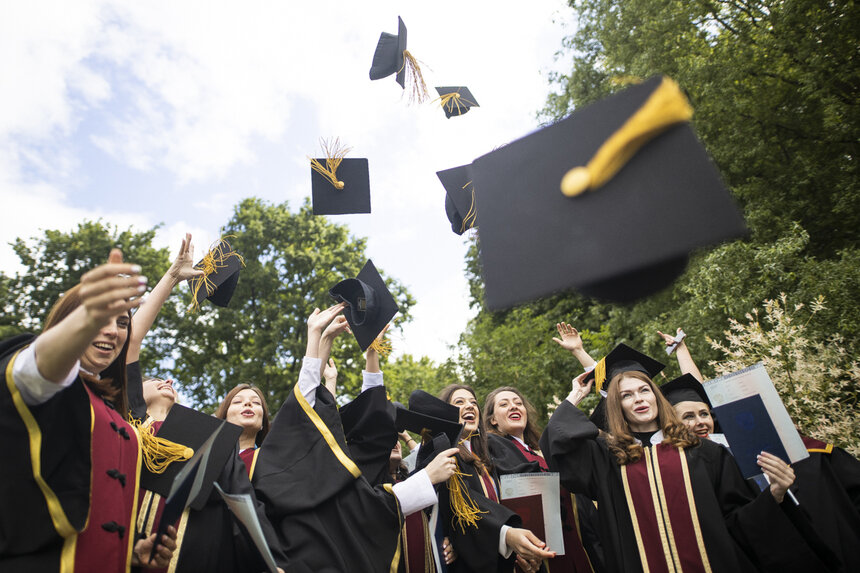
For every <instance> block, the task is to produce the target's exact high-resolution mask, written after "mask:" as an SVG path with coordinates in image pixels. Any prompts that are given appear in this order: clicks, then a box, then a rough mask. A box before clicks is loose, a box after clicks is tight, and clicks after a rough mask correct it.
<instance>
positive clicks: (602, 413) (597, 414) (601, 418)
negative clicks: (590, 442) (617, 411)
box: [588, 396, 609, 432]
mask: <svg viewBox="0 0 860 573" xmlns="http://www.w3.org/2000/svg"><path fill="white" fill-rule="evenodd" d="M588 419H589V420H591V423H592V424H594V425H595V426H597V429H598V430H603V431H604V432H608V431H609V422H607V420H606V398H604V397H603V396H601V397H600V401H599V402H597V406H595V407H594V411H592V412H591V415H590V416H589V417H588Z"/></svg>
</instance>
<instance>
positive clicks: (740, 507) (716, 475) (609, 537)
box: [541, 401, 817, 573]
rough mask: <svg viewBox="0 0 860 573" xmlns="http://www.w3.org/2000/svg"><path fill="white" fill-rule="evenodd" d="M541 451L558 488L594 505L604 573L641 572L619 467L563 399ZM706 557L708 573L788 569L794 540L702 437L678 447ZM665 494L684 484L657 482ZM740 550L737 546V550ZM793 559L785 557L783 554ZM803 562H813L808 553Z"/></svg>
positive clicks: (769, 505)
mask: <svg viewBox="0 0 860 573" xmlns="http://www.w3.org/2000/svg"><path fill="white" fill-rule="evenodd" d="M541 450H542V451H543V453H544V455H545V456H546V459H547V462H548V463H549V465H550V469H552V470H554V471H558V472H560V474H561V483H562V484H563V485H564V486H565V487H567V488H568V489H569V490H571V491H578V492H582V493H584V494H585V495H587V496H589V497H591V498H592V499H594V500H595V501H597V504H598V509H599V511H600V520H599V521H600V538H601V543H602V545H603V552H604V558H605V561H606V566H607V568H608V570H610V571H619V572H620V571H624V572H628V571H629V572H637V573H638V572H640V571H642V570H643V567H642V563H641V561H640V557H639V549H638V543H637V535H636V533H635V532H634V527H633V522H632V520H631V513H630V510H629V507H628V503H627V500H626V494H625V490H624V487H623V484H622V478H621V469H620V466H619V465H618V464H617V462H616V461H615V457H614V455H613V454H611V453H610V451H609V449H608V447H607V445H606V442H605V441H604V440H603V439H602V438H598V430H597V426H595V425H594V424H592V423H591V422H590V421H589V420H588V418H587V417H586V415H585V414H584V413H583V412H582V411H580V410H579V409H578V408H576V407H575V406H573V405H572V404H570V403H569V402H568V401H564V402H562V403H561V405H560V406H559V407H558V408H557V409H556V411H555V413H553V415H552V418H551V419H550V421H549V424H548V425H547V427H546V429H545V430H544V434H543V436H542V437H541ZM682 453H683V455H684V456H685V457H686V461H687V466H688V468H689V474H690V487H691V490H692V494H693V499H694V500H695V509H696V511H697V514H698V522H699V525H700V528H701V535H702V538H703V541H704V547H705V550H706V553H707V557H708V559H709V562H710V566H711V569H712V570H713V571H726V572H733V571H744V570H756V569H757V568H758V569H760V570H764V571H795V570H809V569H806V568H800V567H798V566H797V565H798V562H797V561H794V562H792V560H795V559H796V558H797V553H796V552H795V553H792V554H788V553H786V552H785V551H783V550H782V549H781V548H782V547H783V544H791V543H792V542H795V541H797V542H799V540H800V538H799V536H798V534H797V532H796V530H795V529H794V527H793V526H792V524H791V522H790V520H789V519H788V518H787V517H786V515H785V514H784V513H783V512H782V511H781V510H780V507H779V505H778V504H777V503H776V501H775V500H774V499H773V497H772V496H771V495H770V493H769V492H768V491H765V492H762V493H761V494H760V495H758V496H757V497H753V495H752V493H751V491H750V490H749V488H748V486H747V484H746V482H745V481H744V479H743V477H742V476H741V473H740V470H739V469H738V467H737V464H736V463H735V461H734V459H733V458H732V457H731V454H729V452H728V451H727V450H726V449H725V448H724V447H722V446H719V445H717V444H714V443H712V442H710V441H708V440H703V441H702V443H701V444H700V445H699V446H697V447H693V448H686V449H684V450H683V452H682ZM663 487H664V489H665V491H667V492H672V493H669V494H667V495H676V494H675V493H674V492H679V491H683V488H684V484H683V483H663ZM742 548H743V549H742ZM789 555H790V557H791V558H792V559H791V560H790V559H786V557H787V556H789ZM807 558H808V560H809V561H808V562H817V559H816V558H815V557H814V556H807Z"/></svg>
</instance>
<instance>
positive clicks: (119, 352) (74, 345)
mask: <svg viewBox="0 0 860 573" xmlns="http://www.w3.org/2000/svg"><path fill="white" fill-rule="evenodd" d="M145 284H146V279H145V278H144V277H142V276H140V267H138V266H137V265H131V264H124V263H123V262H122V253H121V252H120V251H119V250H118V249H114V250H113V251H111V254H110V259H109V262H108V264H106V265H102V266H99V267H97V268H95V269H93V270H91V271H89V272H87V273H86V274H84V275H83V277H81V282H80V284H78V285H76V286H75V287H73V288H72V289H70V290H69V291H67V292H66V293H65V294H64V295H63V296H62V297H61V298H60V300H59V301H58V302H57V303H56V304H55V305H54V307H53V308H52V309H51V312H50V314H49V316H48V319H47V320H46V322H45V325H44V329H43V331H42V334H40V335H39V336H38V337H35V338H34V337H33V336H30V335H24V336H19V337H16V338H14V339H12V340H8V341H5V342H4V343H2V347H0V358H2V359H0V366H2V368H3V371H4V372H5V373H6V375H5V378H6V383H5V384H3V385H0V448H2V449H3V451H4V453H5V456H6V459H7V461H6V463H5V464H4V469H3V471H2V472H0V507H3V511H2V512H0V569H2V570H3V571H4V572H6V571H27V572H29V571H59V570H62V571H127V570H128V568H129V567H130V566H131V565H143V566H146V567H161V566H164V565H165V564H166V563H167V562H168V561H169V559H170V557H171V556H172V550H173V549H174V547H175V544H174V539H175V535H176V532H175V530H173V529H171V530H170V536H169V537H166V538H163V539H162V542H161V543H162V544H161V545H159V547H157V548H156V553H155V557H154V559H153V560H152V561H150V559H149V557H150V551H151V549H152V545H153V543H154V540H155V536H154V535H152V536H149V537H147V538H145V539H137V537H136V536H135V534H134V532H135V529H134V522H135V517H136V509H137V499H136V493H137V484H138V479H139V474H140V459H141V455H140V444H139V441H138V436H137V433H136V431H135V430H134V428H133V427H132V426H130V425H129V424H128V423H127V422H126V413H127V408H128V398H127V390H126V371H125V367H126V353H127V349H128V338H129V330H130V327H131V317H130V315H129V311H130V310H131V309H132V308H134V307H136V306H138V305H139V304H140V302H141V301H140V299H139V298H133V297H139V296H140V294H141V293H142V292H143V291H144V290H145V288H146V287H145Z"/></svg>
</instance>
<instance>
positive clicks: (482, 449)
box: [439, 384, 493, 472]
mask: <svg viewBox="0 0 860 573" xmlns="http://www.w3.org/2000/svg"><path fill="white" fill-rule="evenodd" d="M457 390H466V391H467V392H469V393H470V394H471V395H472V396H474V397H475V400H477V399H478V395H477V394H475V391H474V390H473V389H472V387H471V386H467V385H466V384H449V385H448V386H445V387H444V388H442V391H441V392H439V399H440V400H443V401H444V402H445V403H446V404H450V403H451V396H453V395H454V392H456V391H457ZM480 415H481V407H480V406H478V416H480ZM469 444H470V445H471V446H472V451H471V452H470V451H469V449H468V448H467V447H466V446H464V445H463V444H457V447H458V448H459V449H460V457H461V458H462V459H463V461H466V462H468V463H471V464H475V466H477V468H478V469H479V470H480V469H481V468H482V467H483V468H485V469H486V470H487V471H488V472H491V471H492V468H493V464H492V462H491V461H490V456H489V453H488V450H487V442H486V438H484V434H483V432H481V423H480V420H478V430H477V433H475V434H472V436H471V437H470V439H469Z"/></svg>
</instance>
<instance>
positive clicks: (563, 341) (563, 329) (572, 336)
mask: <svg viewBox="0 0 860 573" xmlns="http://www.w3.org/2000/svg"><path fill="white" fill-rule="evenodd" d="M555 329H556V330H557V331H558V335H559V336H560V337H561V338H555V337H553V340H554V341H555V342H557V343H558V345H559V346H561V347H562V348H564V349H565V350H567V351H568V352H576V351H578V350H583V347H582V337H581V336H580V335H579V331H578V330H577V329H575V328H574V327H572V326H571V325H569V324H568V323H566V322H559V323H558V324H556V325H555Z"/></svg>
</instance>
